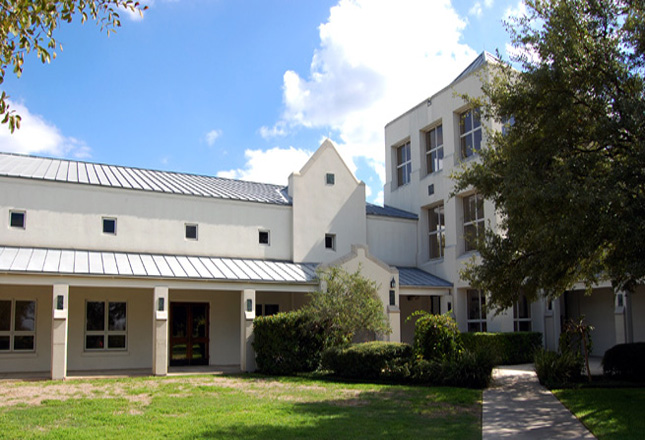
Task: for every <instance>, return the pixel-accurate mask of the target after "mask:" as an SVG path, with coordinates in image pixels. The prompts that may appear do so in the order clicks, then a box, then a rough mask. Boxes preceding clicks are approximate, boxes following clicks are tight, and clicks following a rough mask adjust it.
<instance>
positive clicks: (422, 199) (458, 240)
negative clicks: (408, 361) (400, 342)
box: [385, 52, 645, 356]
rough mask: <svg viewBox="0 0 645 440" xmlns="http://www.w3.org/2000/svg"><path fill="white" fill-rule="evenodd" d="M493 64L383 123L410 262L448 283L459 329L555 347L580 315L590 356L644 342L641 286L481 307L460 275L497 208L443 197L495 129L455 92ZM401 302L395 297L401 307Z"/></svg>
mask: <svg viewBox="0 0 645 440" xmlns="http://www.w3.org/2000/svg"><path fill="white" fill-rule="evenodd" d="M496 63H497V60H496V59H495V57H493V56H492V55H491V54H488V53H486V52H484V53H482V54H481V55H480V56H478V57H477V58H476V59H475V60H474V61H473V63H472V64H471V65H470V66H469V67H468V68H467V69H466V70H464V71H463V72H462V73H461V74H460V75H459V76H458V77H457V78H456V79H455V80H454V81H453V82H452V83H450V84H449V85H447V86H446V87H445V88H444V89H442V90H441V91H439V92H438V93H436V94H435V95H433V96H431V97H429V98H427V99H425V100H423V102H421V103H420V104H419V105H417V106H415V107H413V108H411V109H410V110H408V111H407V112H405V113H404V114H402V115H400V116H399V117H397V118H396V119H394V120H393V121H391V122H390V123H388V124H387V125H386V127H385V145H386V154H385V158H386V172H387V182H386V185H385V204H386V205H388V206H392V207H396V208H399V209H402V210H405V211H407V212H411V213H414V214H416V215H417V216H418V227H417V239H416V242H417V247H416V250H417V255H416V258H417V261H416V266H417V267H419V268H421V269H423V270H424V271H427V272H429V273H432V274H435V275H437V276H439V277H441V278H442V279H445V280H448V281H449V282H450V283H451V284H453V289H452V290H451V296H450V297H449V299H447V300H448V301H449V302H451V303H452V304H450V306H449V307H450V308H452V310H453V311H454V314H455V317H456V319H457V322H458V324H459V327H460V329H461V330H462V331H464V332H465V331H491V332H512V331H518V330H533V331H539V332H541V333H543V335H544V343H545V346H546V347H547V348H549V349H557V346H558V338H559V334H560V329H561V325H562V323H563V322H564V320H565V319H567V318H575V317H578V316H581V315H584V316H585V319H586V321H587V322H588V323H590V324H591V325H593V326H594V327H595V330H594V331H593V333H592V338H593V344H594V351H593V354H594V355H597V356H602V355H603V354H604V352H605V351H606V350H607V349H608V348H611V347H612V346H613V345H615V344H617V343H621V342H629V341H644V340H645V322H644V321H642V320H640V319H638V318H637V317H639V316H643V314H644V313H645V288H643V287H642V286H641V287H639V289H638V291H637V292H636V294H634V295H631V297H629V296H627V295H626V294H625V293H618V294H614V292H613V290H612V289H611V286H609V285H602V286H597V288H596V289H594V292H593V295H591V296H585V295H584V292H583V290H582V288H580V289H578V290H573V291H570V292H566V293H565V294H564V295H562V296H561V297H560V298H559V300H558V301H554V302H553V303H547V302H545V301H538V302H535V303H532V304H529V303H527V302H526V301H525V300H523V301H520V303H519V304H517V305H516V306H515V307H514V309H513V310H503V311H499V312H498V313H497V314H494V313H490V311H489V312H488V313H486V312H485V310H484V308H483V305H484V304H485V302H486V296H485V295H484V294H483V293H482V292H479V291H477V290H475V289H472V288H471V287H470V286H469V285H468V284H467V282H465V281H464V280H462V279H461V278H460V276H459V272H460V270H461V269H462V268H463V267H464V265H465V264H466V263H467V262H469V261H471V259H472V258H473V257H474V258H475V259H476V258H477V253H476V252H474V251H473V247H472V245H471V243H470V242H469V237H471V236H472V237H476V236H477V235H478V234H481V233H482V232H483V228H484V225H491V226H492V227H493V229H494V228H495V226H496V224H497V217H496V215H497V213H496V212H495V207H494V205H493V204H492V202H490V201H487V200H483V199H482V198H480V197H479V196H478V195H477V193H476V190H475V189H474V188H473V189H470V190H467V191H463V192H461V193H459V194H457V195H456V196H455V197H450V194H451V193H452V192H453V189H454V182H453V180H452V179H451V178H450V175H451V172H452V171H453V170H454V169H455V168H458V167H460V166H462V164H467V163H468V162H471V161H476V160H478V155H477V151H478V150H480V149H481V148H485V146H486V131H485V127H488V128H491V129H494V130H501V129H502V127H501V126H494V125H492V123H491V121H487V120H480V118H479V114H478V109H473V108H471V107H470V106H469V105H468V103H467V102H466V101H465V100H464V99H463V98H462V96H464V95H467V96H470V97H478V96H481V84H482V81H485V80H486V79H487V75H488V73H489V72H488V67H490V66H494V65H495V64H496ZM405 304H406V303H405V301H404V300H401V312H402V313H404V311H405V310H406V308H405ZM630 308H631V311H630ZM443 311H445V310H444V309H442V312H443ZM632 316H633V317H634V319H633V320H631V317H632ZM630 320H631V321H633V322H630ZM406 331H411V329H406V328H405V326H404V327H403V328H402V333H404V334H405V333H406Z"/></svg>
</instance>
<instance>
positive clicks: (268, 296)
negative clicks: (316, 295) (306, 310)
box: [255, 291, 308, 312]
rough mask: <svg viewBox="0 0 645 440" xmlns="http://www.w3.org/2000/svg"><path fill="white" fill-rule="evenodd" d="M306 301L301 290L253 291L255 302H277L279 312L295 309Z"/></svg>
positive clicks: (306, 296)
mask: <svg viewBox="0 0 645 440" xmlns="http://www.w3.org/2000/svg"><path fill="white" fill-rule="evenodd" d="M307 302H308V295H307V294H306V293H303V292H261V291H258V292H256V293H255V303H256V304H262V305H265V304H277V305H278V307H279V311H280V312H289V311H291V310H297V309H299V308H301V307H302V306H303V305H305V304H306V303H307Z"/></svg>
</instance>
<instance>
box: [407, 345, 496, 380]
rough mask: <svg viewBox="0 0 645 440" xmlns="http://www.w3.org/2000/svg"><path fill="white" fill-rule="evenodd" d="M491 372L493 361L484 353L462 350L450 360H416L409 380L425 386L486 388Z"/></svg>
mask: <svg viewBox="0 0 645 440" xmlns="http://www.w3.org/2000/svg"><path fill="white" fill-rule="evenodd" d="M492 371H493V359H492V357H491V356H490V355H489V354H488V353H487V352H486V351H482V350H478V351H476V352H471V351H469V350H462V351H461V352H459V353H458V354H457V355H456V356H455V357H454V358H451V359H450V358H446V359H441V360H432V361H427V360H425V359H420V360H417V361H416V362H415V363H414V364H413V367H412V369H411V380H412V381H413V382H416V383H420V384H425V385H443V386H454V387H465V388H486V387H487V386H488V384H489V383H490V380H491V373H492Z"/></svg>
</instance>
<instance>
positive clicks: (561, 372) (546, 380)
mask: <svg viewBox="0 0 645 440" xmlns="http://www.w3.org/2000/svg"><path fill="white" fill-rule="evenodd" d="M534 362H535V372H536V373H537V377H538V380H539V381H540V383H541V384H542V385H544V386H545V387H547V388H549V389H551V388H559V387H563V386H568V385H569V384H570V383H571V382H575V381H578V380H579V379H580V372H581V371H582V358H581V357H580V356H577V355H576V354H575V353H573V352H571V351H565V352H564V353H556V352H554V351H548V350H545V349H543V348H541V349H539V350H536V351H535V355H534Z"/></svg>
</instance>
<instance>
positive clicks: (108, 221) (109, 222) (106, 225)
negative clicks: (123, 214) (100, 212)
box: [103, 217, 116, 235]
mask: <svg viewBox="0 0 645 440" xmlns="http://www.w3.org/2000/svg"><path fill="white" fill-rule="evenodd" d="M103 233H104V234H112V235H116V219H115V218H105V217H104V218H103Z"/></svg>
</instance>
